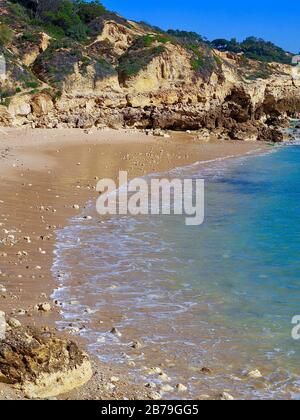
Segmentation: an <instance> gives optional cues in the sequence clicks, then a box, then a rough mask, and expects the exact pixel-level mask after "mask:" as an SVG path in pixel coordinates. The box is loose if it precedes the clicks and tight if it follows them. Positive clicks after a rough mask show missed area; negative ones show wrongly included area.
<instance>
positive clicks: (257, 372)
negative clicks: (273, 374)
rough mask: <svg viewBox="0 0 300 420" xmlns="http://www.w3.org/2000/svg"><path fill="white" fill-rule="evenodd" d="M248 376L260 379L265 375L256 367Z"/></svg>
mask: <svg viewBox="0 0 300 420" xmlns="http://www.w3.org/2000/svg"><path fill="white" fill-rule="evenodd" d="M248 377H249V378H252V379H260V378H262V377H263V376H262V374H261V372H260V371H259V370H258V369H256V370H252V371H251V372H249V373H248Z"/></svg>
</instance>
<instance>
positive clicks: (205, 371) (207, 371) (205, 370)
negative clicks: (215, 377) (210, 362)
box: [201, 367, 212, 375]
mask: <svg viewBox="0 0 300 420" xmlns="http://www.w3.org/2000/svg"><path fill="white" fill-rule="evenodd" d="M201 373H203V374H204V375H209V374H210V373H212V370H211V369H209V368H208V367H203V368H202V369H201Z"/></svg>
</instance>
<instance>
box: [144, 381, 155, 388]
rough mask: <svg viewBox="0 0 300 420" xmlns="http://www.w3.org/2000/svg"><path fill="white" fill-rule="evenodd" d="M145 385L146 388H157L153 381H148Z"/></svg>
mask: <svg viewBox="0 0 300 420" xmlns="http://www.w3.org/2000/svg"><path fill="white" fill-rule="evenodd" d="M145 387H146V388H150V389H155V388H157V385H156V383H155V382H148V383H147V384H146V385H145Z"/></svg>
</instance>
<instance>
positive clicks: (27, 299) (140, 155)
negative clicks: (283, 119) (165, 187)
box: [0, 129, 268, 399]
mask: <svg viewBox="0 0 300 420" xmlns="http://www.w3.org/2000/svg"><path fill="white" fill-rule="evenodd" d="M5 132H6V133H7V134H3V133H2V131H1V134H0V157H1V158H0V162H1V166H0V178H1V187H0V188H1V202H0V205H1V216H2V217H1V226H0V227H1V239H5V240H6V245H5V246H1V260H2V265H1V273H0V274H1V277H0V283H1V284H2V285H3V286H5V288H6V289H7V292H6V293H5V297H4V298H2V299H1V304H0V305H1V306H0V309H1V310H2V311H4V312H6V313H7V314H8V315H9V316H13V317H14V318H17V319H18V320H19V321H20V322H21V323H22V324H24V325H25V324H30V325H36V326H38V327H41V326H44V325H46V326H47V327H51V328H55V323H56V321H57V320H59V319H60V315H59V312H60V308H59V306H55V305H54V304H53V302H52V300H51V298H50V296H51V295H52V293H53V291H54V290H55V288H56V287H57V286H58V284H57V280H58V279H55V278H54V277H53V276H52V273H51V268H52V263H53V251H54V246H55V239H56V234H55V232H56V231H57V229H61V228H62V227H64V226H65V225H66V223H67V221H68V220H69V219H70V218H71V217H72V216H75V215H78V212H82V210H83V209H84V206H85V204H86V203H87V202H88V200H89V199H92V198H93V197H96V196H97V195H96V192H95V191H94V188H95V185H96V182H97V179H99V178H104V177H105V178H113V179H115V180H117V175H118V172H119V170H127V171H128V174H129V177H130V178H133V177H136V176H142V175H146V174H149V173H153V172H165V171H168V170H171V169H174V168H175V167H180V166H187V165H190V164H194V163H195V162H196V161H198V162H199V161H201V162H202V163H203V164H209V163H210V162H211V161H212V160H216V159H226V158H232V157H238V156H243V155H247V154H251V153H259V152H263V151H265V150H268V147H267V145H266V144H264V143H252V142H236V141H233V142H201V141H199V140H198V141H195V140H194V137H193V135H188V134H181V133H173V134H172V136H171V138H168V139H166V138H158V137H150V136H146V135H145V134H143V133H140V132H137V131H130V130H121V131H116V130H101V131H100V130H92V131H91V132H89V134H87V132H86V131H85V130H79V129H74V130H73V129H57V130H43V129H41V130H39V129H35V130H31V129H5ZM12 237H13V238H12ZM42 302H49V303H50V304H51V306H52V310H51V311H49V312H47V313H44V312H40V311H37V310H35V309H34V307H35V305H37V304H39V303H42ZM75 340H76V341H77V340H78V338H77V337H76V338H75ZM96 364H97V366H98V367H96V368H95V370H97V371H98V372H99V370H100V371H101V373H99V374H97V375H96V376H95V377H94V378H93V380H92V381H91V383H89V384H87V385H86V386H84V387H83V388H80V389H78V390H75V391H74V392H72V393H71V394H70V395H67V396H62V397H61V399H68V398H72V399H95V398H97V397H100V398H101V399H102V398H103V399H122V398H125V397H126V398H129V399H140V398H151V392H149V390H148V391H147V390H146V389H145V387H143V386H141V385H133V384H131V383H130V387H128V383H127V381H126V380H125V379H124V380H123V379H121V380H120V381H119V382H118V384H117V385H116V386H115V387H114V388H112V387H110V386H107V385H108V384H109V375H113V374H114V375H113V376H115V369H114V367H113V369H112V368H111V367H110V366H103V364H98V362H97V363H96ZM111 369H112V370H111ZM116 370H117V371H118V368H116ZM103 372H104V373H103ZM122 374H123V373H122V372H121V373H119V374H118V375H120V376H121V377H122ZM99 375H100V376H99ZM125 376H126V372H124V376H123V378H125ZM99 386H100V388H99ZM105 387H106V388H105ZM129 388H130V389H129ZM16 396H17V397H18V398H22V395H20V394H19V395H18V393H17V392H16V391H15V390H13V389H11V388H9V387H8V386H7V385H2V384H0V399H6V398H13V397H16ZM152 399H153V398H152Z"/></svg>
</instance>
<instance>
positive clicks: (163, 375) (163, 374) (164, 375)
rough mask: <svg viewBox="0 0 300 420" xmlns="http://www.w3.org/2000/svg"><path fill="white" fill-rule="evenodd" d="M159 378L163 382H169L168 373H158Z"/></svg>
mask: <svg viewBox="0 0 300 420" xmlns="http://www.w3.org/2000/svg"><path fill="white" fill-rule="evenodd" d="M159 379H160V380H161V381H163V382H170V381H171V379H170V378H169V376H168V375H166V374H165V373H164V372H162V373H160V374H159Z"/></svg>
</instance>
